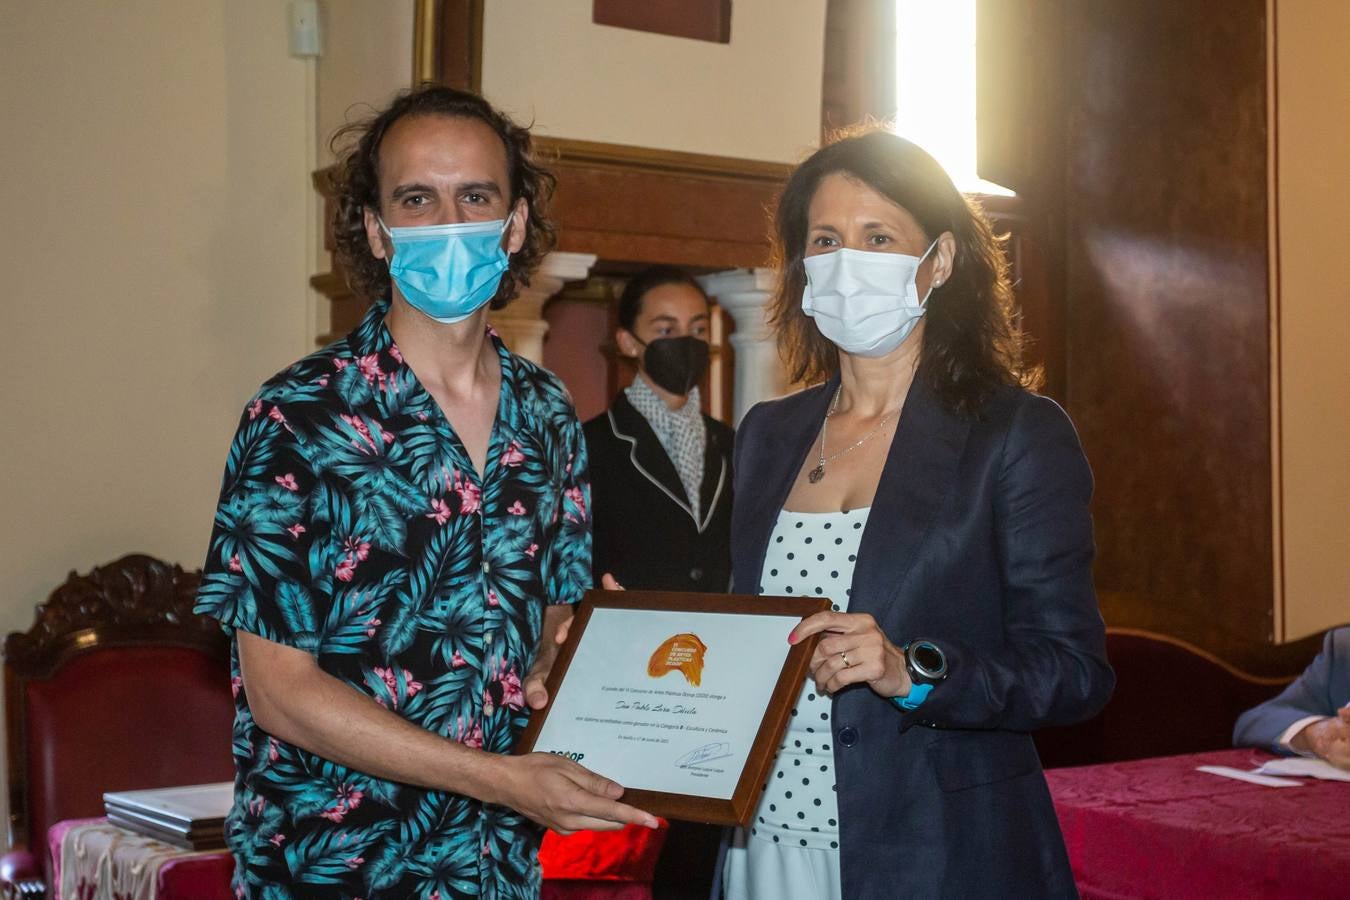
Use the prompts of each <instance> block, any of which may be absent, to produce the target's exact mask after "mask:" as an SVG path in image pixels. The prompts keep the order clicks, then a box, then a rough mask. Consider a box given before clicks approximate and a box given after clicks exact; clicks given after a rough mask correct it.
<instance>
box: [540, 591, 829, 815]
mask: <svg viewBox="0 0 1350 900" xmlns="http://www.w3.org/2000/svg"><path fill="white" fill-rule="evenodd" d="M829 608H830V601H829V600H828V599H827V598H822V597H811V598H807V597H761V596H747V595H728V594H686V593H677V592H666V591H598V590H597V591H590V592H588V593H587V594H586V596H585V597H584V598H583V599H582V601H581V603H580V604H579V605H578V607H577V611H576V617H575V618H574V619H573V620H572V626H571V630H570V631H569V632H568V635H567V641H566V643H564V644H563V645H562V647H560V648H559V649H558V658H557V660H556V661H555V662H554V664H553V670H552V671H551V672H550V673H549V677H548V685H547V686H548V695H549V705H548V706H547V707H545V708H544V709H542V710H539V711H537V712H535V713H533V714H532V715H531V717H530V723H529V725H528V726H527V727H526V729H525V732H524V734H523V735H522V736H521V738H520V741H519V742H518V743H517V744H516V747H515V752H516V753H528V752H531V751H542V752H547V753H556V754H558V755H560V756H565V757H567V758H568V759H572V760H575V761H576V762H578V763H580V764H581V765H583V766H585V767H586V768H588V769H590V770H592V771H594V772H598V773H599V774H601V775H604V776H605V777H607V778H612V779H613V780H614V781H617V782H618V783H619V784H621V785H623V786H624V789H625V792H624V795H623V802H625V803H628V804H630V805H632V806H636V807H638V808H640V809H644V810H646V811H648V812H650V813H652V814H653V815H659V816H665V817H667V818H671V819H684V820H688V821H693V822H712V823H716V824H723V825H745V824H748V823H749V821H750V818H751V816H752V815H753V814H754V810H755V805H756V804H757V803H758V801H759V795H760V792H761V791H762V790H763V788H764V782H765V779H766V778H767V777H768V775H769V767H770V765H771V764H772V763H773V758H774V755H775V754H776V753H777V751H778V745H779V742H780V741H781V740H782V738H783V731H784V729H786V727H787V720H788V716H789V715H790V714H791V710H792V705H793V702H794V701H795V700H796V698H797V695H798V693H799V692H800V691H801V686H802V681H803V680H804V679H805V678H806V673H807V669H808V664H809V663H810V661H811V653H812V651H813V650H814V649H815V643H816V638H814V637H812V638H811V639H809V640H806V641H803V642H801V643H800V644H797V645H796V646H793V645H790V644H788V642H787V636H788V633H789V632H791V631H792V629H793V627H795V626H796V624H797V623H798V622H799V621H801V619H802V618H804V617H806V616H809V615H811V614H813V613H817V612H820V611H822V610H827V609H829Z"/></svg>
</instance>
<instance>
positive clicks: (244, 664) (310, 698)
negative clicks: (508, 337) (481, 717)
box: [239, 633, 502, 802]
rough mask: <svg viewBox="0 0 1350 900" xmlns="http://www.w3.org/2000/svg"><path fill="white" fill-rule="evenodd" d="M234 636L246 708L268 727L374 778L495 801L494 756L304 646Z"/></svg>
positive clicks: (497, 763) (498, 761) (497, 761)
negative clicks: (349, 681)
mask: <svg viewBox="0 0 1350 900" xmlns="http://www.w3.org/2000/svg"><path fill="white" fill-rule="evenodd" d="M239 638H240V663H241V668H242V669H243V676H244V691H245V694H246V696H247V697H248V701H249V708H250V710H251V712H252V713H253V718H254V721H255V722H257V724H258V726H259V727H260V728H262V729H263V730H264V731H266V732H267V733H268V734H271V735H274V736H275V737H278V738H280V739H281V740H283V741H286V742H287V743H289V744H293V745H295V746H297V747H301V748H303V749H304V750H307V751H308V752H310V753H313V754H315V755H316V756H321V757H323V758H324V759H328V760H332V761H333V762H336V763H338V764H340V765H343V766H347V767H349V768H352V769H356V770H358V771H360V772H365V773H366V774H369V775H374V776H375V777H377V778H383V779H386V780H389V781H399V782H404V783H406V784H414V785H419V786H421V787H428V788H434V789H437V790H444V791H451V792H453V793H457V794H463V795H465V796H469V797H474V798H476V799H478V800H483V801H487V802H494V801H495V789H496V785H497V783H498V779H499V773H498V769H499V768H500V765H501V762H502V758H501V757H500V756H497V755H496V754H492V753H486V752H484V751H481V750H474V749H472V748H469V747H465V746H463V745H462V744H459V743H457V742H455V741H452V740H450V739H448V738H445V737H441V736H440V735H436V734H433V733H431V732H430V731H427V730H426V729H424V728H421V727H419V726H417V725H414V724H413V723H411V722H409V721H407V720H406V719H404V718H402V717H400V716H399V715H397V714H396V713H393V712H390V711H389V710H387V709H385V708H384V707H382V706H380V705H379V704H378V703H376V702H375V701H374V700H373V699H372V698H370V697H368V696H367V695H365V694H362V693H361V692H360V691H357V690H356V689H355V688H353V687H351V686H349V685H346V684H343V683H342V682H341V681H339V680H338V679H336V678H334V677H333V676H331V675H329V674H328V673H327V672H324V671H323V670H322V669H320V668H319V667H318V665H317V664H316V663H314V661H313V659H312V658H311V657H309V656H308V654H305V653H304V652H303V651H299V650H294V649H293V648H287V647H278V645H275V644H270V642H268V641H265V640H263V639H262V638H259V637H256V636H254V635H248V634H244V633H240V635H239ZM255 642H256V643H255ZM279 653H280V654H281V655H280V656H279V655H278V654H279ZM292 654H300V655H301V656H300V657H297V656H293V655H292ZM301 657H304V658H301Z"/></svg>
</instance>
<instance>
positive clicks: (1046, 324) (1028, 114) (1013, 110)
mask: <svg viewBox="0 0 1350 900" xmlns="http://www.w3.org/2000/svg"><path fill="white" fill-rule="evenodd" d="M975 28H976V42H975V46H976V53H977V54H978V58H977V61H976V71H975V82H976V91H975V107H976V117H977V120H978V128H977V130H976V143H977V153H976V155H977V168H978V170H979V173H980V177H981V178H984V179H987V180H989V181H992V182H994V183H996V184H1001V185H1003V186H1004V187H1006V188H1008V189H1010V190H1012V191H1014V192H1016V194H1017V198H1016V202H1015V204H1012V205H1011V206H1012V209H1013V211H1014V212H1013V216H1012V219H1011V220H1008V221H1006V222H1005V221H1003V220H1005V219H1007V218H1008V217H1007V214H1005V213H1004V207H1005V206H1007V205H1009V204H1007V201H1006V200H1004V199H1003V198H997V197H995V198H990V200H989V201H988V203H989V206H988V209H989V212H990V213H991V215H992V217H993V218H994V219H995V224H996V225H1004V224H1006V226H1007V227H1009V229H1010V230H1011V231H1012V232H1013V234H1014V235H1015V239H1016V246H1015V247H1014V248H1013V249H1014V250H1015V253H1016V259H1014V260H1013V267H1014V269H1015V273H1014V274H1015V277H1016V278H1017V281H1018V283H1017V301H1018V305H1019V307H1020V308H1021V312H1022V327H1023V331H1024V332H1025V333H1026V334H1027V335H1028V337H1029V343H1028V347H1027V358H1028V360H1029V361H1031V362H1033V363H1035V364H1037V365H1040V366H1041V367H1042V369H1043V370H1044V372H1045V384H1044V386H1043V390H1044V392H1045V393H1046V394H1048V395H1049V396H1051V397H1054V398H1056V399H1057V400H1060V401H1061V402H1062V401H1063V400H1064V398H1065V396H1066V392H1067V375H1066V368H1067V363H1066V356H1067V350H1066V333H1065V329H1066V318H1065V307H1064V304H1065V293H1064V197H1063V191H1064V162H1063V160H1064V146H1063V142H1064V121H1063V120H1064V103H1063V98H1062V95H1061V85H1062V84H1063V77H1062V70H1063V59H1062V53H1063V47H1064V41H1063V28H1064V0H976V17H975Z"/></svg>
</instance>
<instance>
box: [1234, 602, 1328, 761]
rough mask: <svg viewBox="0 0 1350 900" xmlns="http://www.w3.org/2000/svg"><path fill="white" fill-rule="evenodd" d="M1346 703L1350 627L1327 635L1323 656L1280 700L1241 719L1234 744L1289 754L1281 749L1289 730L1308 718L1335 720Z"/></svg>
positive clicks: (1256, 709) (1253, 710) (1318, 657)
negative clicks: (1283, 738) (1321, 717)
mask: <svg viewBox="0 0 1350 900" xmlns="http://www.w3.org/2000/svg"><path fill="white" fill-rule="evenodd" d="M1346 703H1350V627H1347V628H1335V629H1332V630H1331V631H1328V632H1327V636H1326V640H1325V641H1323V643H1322V652H1321V653H1319V654H1317V658H1316V659H1314V660H1313V661H1312V664H1311V665H1309V666H1308V668H1307V669H1305V670H1304V671H1303V674H1302V675H1300V676H1298V678H1295V679H1294V682H1293V683H1292V684H1290V685H1289V687H1287V688H1285V689H1284V691H1283V692H1281V693H1280V695H1279V696H1278V697H1274V698H1272V699H1270V700H1267V701H1266V702H1265V703H1262V704H1261V705H1260V706H1254V707H1252V708H1251V709H1249V710H1247V711H1246V712H1245V713H1243V714H1242V715H1240V716H1238V720H1237V725H1236V726H1234V728H1233V744H1234V745H1235V746H1238V747H1265V748H1267V749H1269V750H1273V751H1274V752H1276V753H1288V752H1289V751H1287V750H1285V749H1284V748H1283V747H1281V746H1280V735H1282V734H1284V731H1285V729H1286V728H1288V727H1289V726H1290V725H1293V724H1294V723H1295V722H1297V721H1298V720H1299V719H1306V718H1307V717H1308V716H1334V715H1336V710H1338V709H1340V708H1341V707H1342V706H1344V705H1345V704H1346Z"/></svg>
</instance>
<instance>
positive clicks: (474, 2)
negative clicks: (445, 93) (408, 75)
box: [413, 0, 484, 91]
mask: <svg viewBox="0 0 1350 900" xmlns="http://www.w3.org/2000/svg"><path fill="white" fill-rule="evenodd" d="M483 3H484V0H417V12H416V18H415V20H414V34H413V55H414V58H413V83H414V84H421V83H422V82H425V81H435V82H437V83H439V84H444V85H448V86H450V87H453V88H459V89H460V90H464V91H477V90H478V89H479V86H480V85H481V84H482V78H483V15H484V10H483Z"/></svg>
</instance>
